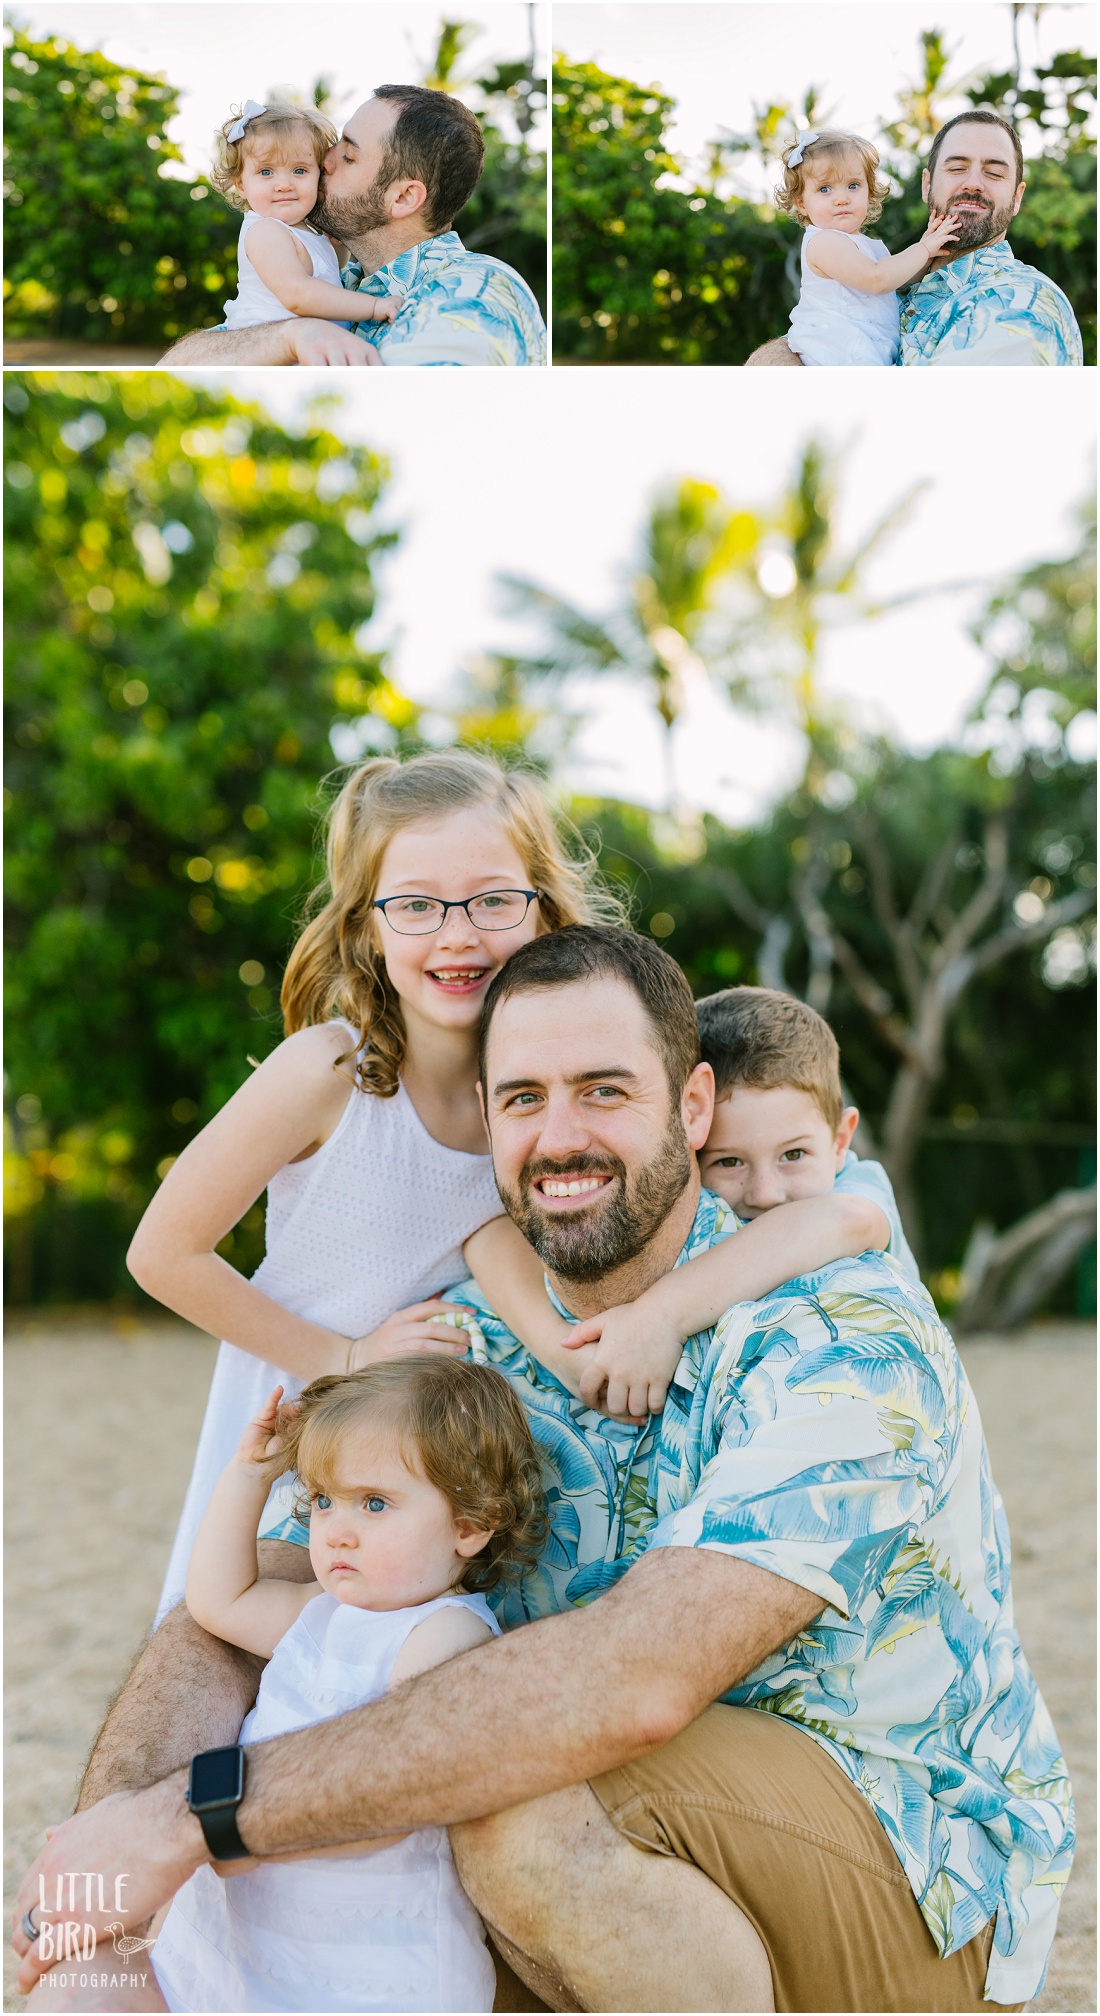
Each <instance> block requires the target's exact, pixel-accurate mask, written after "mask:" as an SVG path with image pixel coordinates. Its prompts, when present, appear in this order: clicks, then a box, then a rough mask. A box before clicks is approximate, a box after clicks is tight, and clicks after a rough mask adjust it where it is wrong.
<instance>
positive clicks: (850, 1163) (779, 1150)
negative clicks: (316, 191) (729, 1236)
mask: <svg viewBox="0 0 1100 2016" xmlns="http://www.w3.org/2000/svg"><path fill="white" fill-rule="evenodd" d="M696 1011H697V1014H698V1018H699V1045H700V1053H701V1055H702V1059H703V1062H704V1063H705V1064H709V1065H710V1067H711V1070H712V1071H713V1072H714V1090H715V1103H714V1118H713V1120H712V1122H711V1128H710V1133H709V1134H708V1135H707V1138H706V1142H705V1143H704V1146H703V1148H702V1151H701V1153H700V1156H699V1169H700V1174H701V1176H702V1179H703V1183H704V1185H705V1187H706V1188H707V1189H708V1190H714V1191H716V1192H717V1194H718V1196H719V1197H724V1198H725V1200H726V1203H727V1204H730V1205H732V1206H733V1209H734V1210H735V1211H736V1213H737V1216H738V1217H739V1218H741V1219H753V1218H759V1217H760V1216H761V1215H762V1213H763V1212H765V1211H771V1210H773V1209H774V1208H775V1206H776V1205H777V1204H791V1203H794V1202H795V1200H796V1199H798V1198H802V1197H824V1196H826V1195H827V1194H828V1192H829V1191H831V1190H833V1189H838V1190H857V1191H859V1192H861V1193H862V1195H863V1196H864V1197H866V1198H867V1199H868V1200H869V1201H870V1202H871V1203H872V1204H873V1205H875V1206H877V1209H878V1213H879V1215H880V1217H881V1221H882V1222H881V1227H880V1236H879V1237H877V1238H874V1239H872V1240H871V1241H870V1242H869V1243H870V1244H871V1245H873V1246H876V1247H881V1248H882V1250H883V1251H884V1252H886V1253H888V1254H889V1255H890V1256H891V1258H892V1259H893V1260H895V1261H896V1262H897V1265H898V1266H899V1267H900V1268H901V1270H902V1272H903V1273H904V1274H906V1275H907V1276H908V1278H909V1279H910V1280H911V1281H917V1282H919V1280H920V1274H919V1272H918V1270H917V1263H916V1261H915V1260H914V1258H913V1255H912V1253H911V1252H910V1250H909V1246H908V1244H907V1243H906V1238H905V1234H904V1232H903V1231H902V1229H901V1219H900V1217H899V1215H898V1207H897V1204H896V1203H895V1201H894V1193H893V1190H892V1189H891V1187H890V1179H889V1177H888V1176H887V1174H886V1171H885V1170H884V1169H883V1168H882V1167H881V1166H880V1164H879V1163H877V1162H868V1161H864V1160H862V1159H861V1158H860V1157H858V1156H857V1155H855V1154H853V1152H852V1146H851V1143H852V1137H853V1135H854V1133H855V1131H856V1128H857V1127H858V1125H859V1111H858V1108H857V1107H855V1106H846V1105H845V1104H844V1095H843V1092H842V1090H841V1084H840V1051H839V1049H838V1047H837V1040H836V1037H835V1036H834V1035H833V1032H832V1030H831V1029H830V1027H829V1025H828V1023H827V1022H825V1021H823V1020H822V1018H821V1016H820V1015H818V1014H816V1013H815V1011H814V1009H812V1008H808V1007H807V1006H806V1003H805V1002H804V1001H797V1000H795V998H794V996H793V995H791V994H781V993H779V992H778V991H777V990H776V989H774V988H771V987H727V988H725V989H724V990H723V992H722V993H721V994H710V995H708V996H707V997H706V999H705V1000H702V1001H699V1002H697V1003H696Z"/></svg>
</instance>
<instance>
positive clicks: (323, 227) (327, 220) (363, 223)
mask: <svg viewBox="0 0 1100 2016" xmlns="http://www.w3.org/2000/svg"><path fill="white" fill-rule="evenodd" d="M325 180H326V178H325V177H324V176H323V175H322V177H321V182H320V187H319V188H318V191H317V201H316V203H315V204H314V206H313V208H312V210H311V211H310V213H309V216H308V218H307V220H306V221H307V223H309V224H313V225H315V226H316V228H317V230H318V231H331V232H332V235H333V237H334V238H339V239H340V240H341V242H342V243H343V244H345V245H353V244H354V243H355V241H356V239H357V238H366V237H367V236H368V235H369V233H370V232H372V231H381V230H383V229H384V227H385V226H386V225H387V224H388V223H389V221H390V219H389V213H388V211H387V210H386V208H385V205H384V203H383V200H382V199H383V197H384V195H385V192H386V190H387V189H388V188H389V185H390V182H391V181H392V180H393V177H392V176H391V175H387V174H386V171H385V170H383V172H382V173H381V174H379V175H376V176H375V179H374V181H373V182H372V183H371V185H370V188H369V189H366V190H364V192H363V194H362V195H361V196H349V197H345V198H344V200H343V201H341V199H340V198H339V197H338V196H328V195H326V193H325Z"/></svg>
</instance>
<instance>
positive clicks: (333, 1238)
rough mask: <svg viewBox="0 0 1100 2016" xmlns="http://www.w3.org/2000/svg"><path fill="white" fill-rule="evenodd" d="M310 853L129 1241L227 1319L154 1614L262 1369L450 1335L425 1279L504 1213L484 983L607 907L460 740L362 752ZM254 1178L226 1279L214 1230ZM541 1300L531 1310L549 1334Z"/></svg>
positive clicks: (503, 774) (515, 781) (449, 1270)
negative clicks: (230, 1033)
mask: <svg viewBox="0 0 1100 2016" xmlns="http://www.w3.org/2000/svg"><path fill="white" fill-rule="evenodd" d="M327 862H328V873H327V876H326V878H325V881H324V882H323V883H322V885H321V887H320V888H319V889H318V890H317V891H316V892H315V901H314V904H313V908H314V912H315V914H314V916H313V918H312V921H311V922H310V923H308V924H307V925H306V928H305V930H304V931H303V932H302V935H301V936H300V938H299V939H298V942H297V944H296V945H295V947H294V949H293V951H292V953H291V955H290V959H289V962H288V964H287V969H286V975H285V978H284V981H283V990H282V1006H283V1018H284V1026H285V1030H286V1041H285V1042H283V1043H280V1044H279V1045H278V1047H277V1048H276V1049H275V1050H274V1051H273V1052H272V1053H271V1055H270V1056H269V1057H267V1058H265V1060H264V1062H263V1063H262V1064H260V1065H258V1066H257V1067H256V1069H255V1070H254V1071H253V1072H252V1073H251V1075H250V1076H249V1078H248V1079H247V1080H246V1082H245V1083H244V1084H243V1085H242V1086H241V1088H240V1090H239V1091H238V1092H236V1093H234V1095H233V1097H232V1098H231V1099H230V1100H229V1101H228V1103H227V1104H226V1105H225V1106H224V1107H223V1108H222V1111H221V1112H220V1113H219V1114H218V1115H217V1116H216V1118H215V1119H213V1120H212V1121H211V1122H210V1123H209V1125H208V1126H207V1127H205V1128H204V1129H203V1130H202V1132H201V1133H200V1134H199V1135H197V1136H196V1138H195V1140H193V1141H192V1142H191V1143H190V1144H189V1145H188V1147H186V1148H185V1149H184V1151H183V1153H182V1154H181V1155H180V1156H179V1157H178V1158H177V1160H176V1161H175V1162H174V1163H173V1165H172V1168H171V1169H170V1170H169V1172H168V1175H167V1176H166V1177H165V1179H164V1182H163V1183H162V1184H161V1187H160V1189H159V1190H158V1192H157V1194H156V1196H155V1198H154V1199H153V1201H152V1203H151V1204H150V1206H149V1209H148V1210H147V1212H146V1213H145V1216H144V1218H143V1219H142V1222H141V1224H140V1226H139V1227H138V1230H137V1233H136V1235H135V1238H134V1241H133V1244H132V1246H131V1248H130V1253H129V1266H130V1271H131V1273H132V1274H133V1275H134V1278H135V1279H136V1280H137V1281H138V1282H139V1283H140V1284H141V1286H142V1287H143V1288H144V1289H145V1290H146V1291H147V1293H148V1294H150V1295H154V1296H156V1298H157V1299H158V1301H161V1302H164V1303H166V1304H167V1306H168V1307H169V1308H170V1309H174V1310H175V1311H176V1312H177V1313H178V1314H179V1315H180V1316H184V1317H186V1318H187V1320H188V1321H189V1322H191V1323H194V1324H196V1325H197V1326H198V1327H199V1328H200V1329H203V1330H207V1331H210V1332H212V1333H213V1334H214V1335H215V1336H217V1337H220V1338H222V1339H223V1340H224V1341H223V1342H222V1345H221V1349H220V1351H219V1353H218V1361H217V1366H216V1368H215V1372H214V1378H213V1383H212V1385H211V1389H210V1398H209V1401H208V1403H207V1409H206V1418H205V1420H204V1422H203V1426H202V1432H201V1435H200V1437H199V1446H198V1453H197V1455H196V1458H195V1464H194V1470H193V1473H192V1477H191V1482H190V1485H189V1488H188V1492H187V1498H186V1501H185V1504H184V1509H183V1514H182V1517H181V1519H180V1523H179V1530H178V1532H177V1534H176V1540H175V1545H174V1547H173V1550H172V1556H171V1560H170V1563H169V1567H168V1573H167V1577H166V1580H165V1584H164V1589H163V1592H162V1595H161V1603H160V1609H159V1611H158V1617H159V1616H163V1615H164V1614H165V1612H166V1611H167V1610H168V1609H169V1608H171V1607H173V1606H174V1605H175V1604H176V1603H178V1602H179V1601H180V1599H181V1598H182V1596H183V1591H184V1582H185V1578H186V1574H187V1561H188V1557H189V1555H190V1552H191V1545H192V1542H193V1540H194V1537H195V1533H196V1531H197V1528H198V1524H199V1521H200V1519H201V1518H202V1514H203V1512H204V1510H205V1507H206V1504H207V1502H208V1500H209V1497H210V1494H211V1491H212V1490H213V1488H214V1484H215V1482H216V1480H217V1478H218V1477H219V1476H220V1475H221V1472H222V1471H223V1470H224V1468H225V1465H226V1464H227V1463H228V1462H229V1460H230V1458H231V1456H232V1454H233V1451H234V1449H235V1448H236V1446H237V1442H238V1440H239V1438H240V1435H241V1434H242V1432H243V1430H244V1428H245V1425H246V1424H247V1422H248V1421H250V1420H251V1419H253V1417H254V1416H255V1415H256V1414H257V1412H258V1410H259V1408H260V1406H261V1405H262V1403H263V1401H264V1398H265V1396H266V1395H267V1394H268V1393H270V1391H271V1389H272V1387H273V1386H275V1385H281V1386H283V1387H284V1388H285V1389H286V1391H287V1393H288V1395H291V1396H293V1395H295V1394H297V1393H298V1392H299V1391H300V1390H301V1387H302V1385H303V1384H304V1383H305V1382H306V1381H308V1380H310V1379H314V1378H316V1377H318V1375H320V1374H322V1373H343V1372H349V1371H355V1370H357V1369H359V1368H360V1367H362V1366H365V1365H369V1364H373V1363H375V1362H376V1361H377V1360H379V1359H383V1358H391V1357H394V1356H398V1355H402V1354H404V1353H406V1352H413V1351H440V1350H443V1351H450V1352H452V1353H455V1354H456V1355H457V1354H461V1353H462V1352H464V1351H465V1349H466V1345H467V1338H466V1334H465V1332H464V1330H462V1329H461V1328H456V1327H455V1324H454V1321H453V1318H454V1317H455V1316H456V1315H458V1314H459V1313H460V1312H459V1311H458V1310H457V1308H456V1307H455V1305H453V1304H446V1303H443V1302H442V1301H440V1299H439V1291H440V1290H441V1289H443V1288H445V1287H447V1286H448V1284H449V1283H451V1282H454V1281H460V1280H462V1279H464V1278H465V1276H466V1275H467V1274H468V1273H469V1272H470V1265H469V1264H468V1261H467V1259H466V1258H464V1256H463V1246H464V1244H465V1242H466V1241H467V1240H468V1239H470V1238H471V1235H472V1234H474V1233H476V1232H477V1231H478V1228H479V1227H481V1226H485V1225H486V1224H487V1223H488V1221H491V1220H500V1219H501V1214H502V1211H503V1206H502V1205H501V1201H500V1198H499V1196H498V1195H497V1189H496V1184H495V1183H494V1181H493V1165H492V1161H491V1159H490V1156H489V1144H488V1141H487V1139H486V1135H485V1129H484V1126H483V1124H482V1119H481V1110H480V1107H479V1105H478V1098H477V1089H476V1088H477V1027H478V1020H479V1017H480V1014H481V1004H482V1002H483V1000H484V998H485V993H486V989H487V988H488V985H489V982H490V981H491V979H492V977H493V975H494V973H496V972H497V970H498V968H499V967H501V966H503V964H504V962H505V960H506V959H508V958H509V957H510V956H511V954H512V953H513V952H514V951H515V950H516V949H517V947H518V946H520V945H523V944H526V942H527V940H528V939H529V938H533V937H534V936H535V935H536V933H538V932H541V931H554V930H557V929H558V928H559V927H560V926H561V925H563V924H573V923H585V922H591V921H596V920H597V919H600V918H603V919H606V920H608V921H620V920H619V912H618V907H617V905H616V904H615V902H614V899H613V898H612V897H611V896H610V895H609V894H607V893H606V892H605V891H602V890H601V889H600V888H599V886H598V883H597V878H596V873H595V863H594V861H593V860H592V858H591V856H590V855H589V854H588V853H587V852H586V851H585V850H584V849H583V848H582V847H580V846H579V844H575V845H574V846H573V849H572V852H569V851H567V850H566V847H565V845H564V844H563V841H562V838H561V835H560V833H559V830H558V827H557V825H556V824H555V821H554V819H553V817H552V816H551V813H550V810H549V808H548V806H547V804H546V801H545V799H544V797H543V795H542V791H541V789H540V787H539V785H538V784H537V782H536V781H535V780H534V779H533V778H532V777H530V776H528V775H526V774H524V773H523V772H522V771H518V770H511V771H505V770H502V769H501V768H500V767H499V766H498V765H497V764H495V763H493V762H492V761H489V760H488V759H486V758H484V757H481V756H476V755H473V754H469V753H466V752H462V751H456V752H453V753H441V754H438V755H425V756H417V757H414V758H412V759H411V760H410V761H408V762H405V763H400V762H397V761H394V760H393V759H391V758H389V757H376V758H373V759H372V760H371V761H369V762H366V763H363V764H362V765H361V766H360V767H359V768H358V769H357V770H356V771H355V772H354V773H353V774H352V775H351V776H350V777H349V778H348V780H347V782H346V783H345V785H344V787H343V789H342V790H341V792H340V794H339V796H338V798H337V799H336V801H335V803H334V805H333V807H332V811H331V816H330V820H329V830H328V846H327ZM265 1189H266V1191H267V1223H266V1241H265V1243H266V1250H265V1254H264V1258H263V1260H262V1261H261V1263H260V1266H259V1267H258V1269H257V1271H256V1273H255V1274H254V1275H253V1276H252V1278H251V1280H246V1279H245V1278H244V1276H243V1275H241V1274H238V1273H237V1272H236V1270H235V1269H234V1268H233V1267H231V1266H230V1264H229V1262H228V1261H226V1260H223V1259H221V1258H220V1256H219V1254H218V1252H217V1247H218V1243H219V1241H220V1240H222V1239H224V1237H225V1235H226V1233H227V1232H230V1231H231V1230H232V1228H233V1227H234V1225H236V1224H237V1222H238V1221H239V1219H241V1218H242V1217H243V1216H244V1214H245V1212H246V1211H248V1210H249V1209H250V1207H251V1206H252V1205H253V1204H254V1203H255V1201H256V1199H257V1198H258V1197H259V1196H260V1194H261V1192H262V1191H264V1190H265ZM505 1222H506V1221H503V1220H501V1227H500V1228H499V1229H500V1230H503V1227H504V1223H505ZM506 1236H509V1237H510V1239H511V1240H513V1241H514V1242H515V1245H516V1247H521V1248H522V1241H521V1238H520V1235H519V1233H518V1232H515V1231H514V1230H513V1228H512V1227H511V1226H510V1225H508V1227H507V1234H506ZM523 1250H524V1251H525V1249H523ZM473 1258H474V1254H473V1251H472V1250H471V1255H470V1259H471V1260H472V1259H473ZM531 1265H532V1278H533V1279H535V1280H541V1271H540V1270H538V1269H537V1263H536V1262H534V1260H533V1256H532V1262H531ZM479 1278H481V1277H480V1274H479ZM483 1285H484V1286H486V1288H487V1289H488V1288H489V1286H490V1283H489V1281H488V1280H483ZM542 1301H543V1304H544V1308H545V1311H546V1316H545V1317H544V1320H543V1328H544V1329H545V1328H547V1327H548V1328H549V1329H550V1331H552V1332H553V1333H554V1334H558V1333H560V1332H562V1331H563V1330H564V1327H565V1326H564V1325H563V1324H562V1323H561V1322H560V1321H559V1319H557V1318H556V1317H554V1316H553V1312H552V1311H551V1310H550V1305H549V1304H548V1303H546V1302H545V1297H543V1298H542ZM395 1311H396V1314H395V1313H394V1312H395ZM448 1315H449V1316H450V1317H451V1318H452V1320H451V1321H450V1322H448V1321H447V1320H445V1319H446V1318H447V1317H448ZM562 1359H563V1361H564V1362H567V1363H568V1362H569V1361H568V1359H567V1356H566V1354H565V1353H564V1352H563V1353H562Z"/></svg>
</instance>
